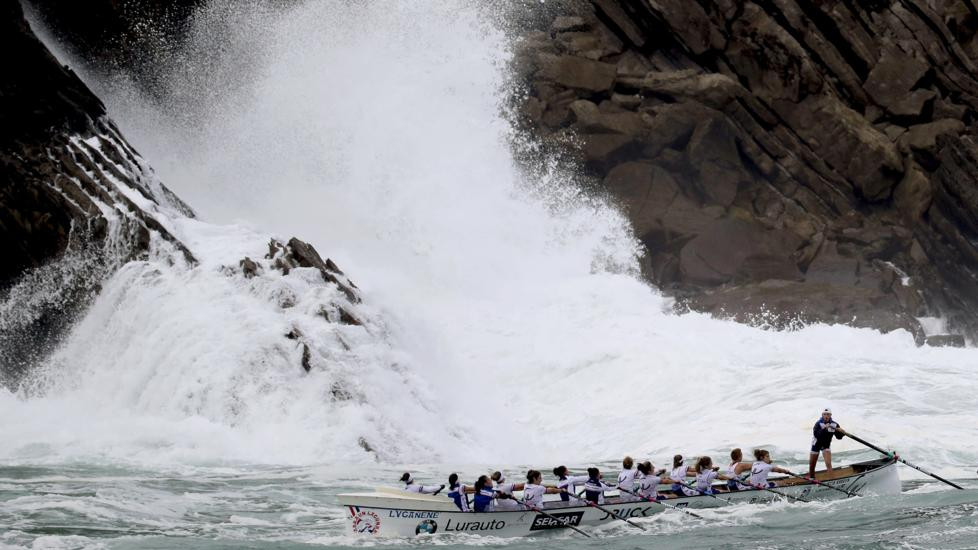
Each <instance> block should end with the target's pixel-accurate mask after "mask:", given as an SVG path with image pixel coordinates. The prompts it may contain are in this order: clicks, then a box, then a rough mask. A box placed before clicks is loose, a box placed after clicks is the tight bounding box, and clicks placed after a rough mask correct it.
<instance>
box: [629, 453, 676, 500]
mask: <svg viewBox="0 0 978 550" xmlns="http://www.w3.org/2000/svg"><path fill="white" fill-rule="evenodd" d="M654 468H655V467H654V466H652V463H651V462H649V461H647V460H646V461H645V462H643V463H641V464H639V465H638V477H637V478H636V480H637V481H638V492H637V494H638V496H639V497H641V498H643V499H646V500H665V499H666V498H667V497H666V496H665V495H660V494H659V485H661V484H663V483H672V479H670V478H668V477H662V474H664V473H665V470H664V469H663V470H660V471H658V472H656V471H655V469H654Z"/></svg>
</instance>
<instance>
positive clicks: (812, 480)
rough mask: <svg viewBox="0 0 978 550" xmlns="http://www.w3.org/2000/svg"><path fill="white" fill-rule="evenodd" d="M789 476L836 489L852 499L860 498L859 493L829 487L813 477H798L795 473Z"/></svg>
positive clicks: (829, 486)
mask: <svg viewBox="0 0 978 550" xmlns="http://www.w3.org/2000/svg"><path fill="white" fill-rule="evenodd" d="M788 475H789V476H791V477H797V478H798V479H804V480H805V481H810V482H812V483H814V484H815V485H819V486H821V487H828V488H829V489H834V490H836V491H839V492H840V493H845V494H846V495H848V496H851V497H858V496H859V494H858V493H850V492H849V491H846V490H845V489H840V488H839V487H836V486H834V485H829V484H828V483H822V482H821V481H819V480H817V479H815V478H813V477H805V476H802V475H798V474H796V473H794V472H788Z"/></svg>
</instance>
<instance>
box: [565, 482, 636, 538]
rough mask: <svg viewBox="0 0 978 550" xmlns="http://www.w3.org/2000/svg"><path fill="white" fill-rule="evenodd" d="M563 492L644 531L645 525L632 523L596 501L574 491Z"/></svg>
mask: <svg viewBox="0 0 978 550" xmlns="http://www.w3.org/2000/svg"><path fill="white" fill-rule="evenodd" d="M564 492H565V493H567V494H568V495H570V496H571V498H576V499H577V500H580V501H583V502H585V503H587V505H588V506H591V507H593V508H597V509H598V510H601V511H602V512H604V513H606V514H608V515H609V516H611V517H613V518H615V519H620V520H622V521H624V522H625V523H627V524H629V525H631V526H632V527H638V528H639V529H641V530H643V531H645V527H642V526H641V525H639V524H637V523H634V522H633V521H631V520H629V519H626V518H623V517H621V516H619V515H618V514H616V513H614V512H613V511H611V510H609V509H607V508H605V507H604V506H601V505H599V504H597V503H594V502H591V501H590V500H588V499H586V498H583V497H579V496H577V495H575V494H574V493H571V492H569V491H564Z"/></svg>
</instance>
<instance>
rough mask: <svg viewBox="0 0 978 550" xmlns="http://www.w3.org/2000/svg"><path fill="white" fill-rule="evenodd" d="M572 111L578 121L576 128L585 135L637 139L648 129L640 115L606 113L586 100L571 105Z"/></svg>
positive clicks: (632, 113)
mask: <svg viewBox="0 0 978 550" xmlns="http://www.w3.org/2000/svg"><path fill="white" fill-rule="evenodd" d="M570 110H571V112H573V113H574V117H575V118H576V119H577V120H576V122H575V126H576V127H577V128H578V130H580V131H582V132H585V133H592V134H625V135H628V136H632V137H635V138H637V137H638V136H639V135H640V134H641V133H642V132H643V131H644V130H645V129H646V128H647V125H646V123H645V121H644V120H643V119H642V116H641V115H639V114H638V113H634V112H630V111H628V112H620V113H604V112H601V111H600V110H599V109H598V106H597V105H595V104H594V103H592V102H590V101H587V100H585V99H579V100H577V101H575V102H573V103H571V105H570Z"/></svg>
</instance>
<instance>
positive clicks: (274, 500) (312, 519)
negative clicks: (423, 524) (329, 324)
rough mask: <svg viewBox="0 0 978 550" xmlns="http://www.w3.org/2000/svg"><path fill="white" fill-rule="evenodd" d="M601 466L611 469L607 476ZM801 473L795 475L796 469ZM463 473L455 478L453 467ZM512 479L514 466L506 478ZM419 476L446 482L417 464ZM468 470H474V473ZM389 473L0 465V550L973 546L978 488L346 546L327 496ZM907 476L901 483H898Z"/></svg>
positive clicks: (346, 530)
mask: <svg viewBox="0 0 978 550" xmlns="http://www.w3.org/2000/svg"><path fill="white" fill-rule="evenodd" d="M610 466H611V465H610V464H609V465H608V467H610ZM798 467H800V466H798ZM459 470H460V471H466V470H465V469H459ZM515 470H516V468H514V471H515ZM417 471H419V473H420V474H419V475H425V474H429V473H430V478H431V479H435V475H436V474H435V472H444V471H446V468H445V467H439V466H426V467H419V468H418V469H417ZM472 471H480V470H479V469H478V468H473V470H472ZM399 473H400V472H399V471H398V470H392V469H381V468H367V469H356V470H354V469H348V470H344V469H341V468H336V467H329V466H321V467H301V468H275V467H267V466H266V467H240V466H238V467H206V468H204V467H201V468H194V469H184V470H182V471H179V472H177V471H174V472H166V471H159V470H142V469H132V468H123V467H107V466H91V465H82V464H77V465H51V466H43V467H41V466H3V467H0V545H2V546H0V548H20V547H25V548H174V547H178V546H183V547H195V548H299V547H302V548H309V547H311V546H329V547H336V548H340V547H363V546H374V545H382V546H391V547H400V546H408V547H418V546H430V545H437V546H439V547H442V546H444V547H459V548H461V547H471V546H488V547H493V548H507V549H513V550H516V549H522V548H546V547H553V545H554V544H555V543H559V544H560V545H561V547H565V548H594V547H595V546H596V545H600V546H602V547H604V548H609V549H632V548H679V547H682V548H749V547H753V548H840V549H841V548H976V547H978V483H976V482H975V481H974V480H971V481H967V482H965V485H966V490H965V491H955V490H945V489H944V488H941V487H939V486H938V485H937V484H935V483H930V482H921V481H905V482H904V493H903V494H902V495H900V496H898V497H885V498H881V497H873V496H867V497H860V498H854V499H848V500H845V501H834V502H823V503H810V504H786V503H774V504H769V505H749V504H745V505H738V506H732V507H728V508H724V509H714V510H703V511H699V513H701V514H702V515H704V516H706V518H707V519H706V520H705V521H704V520H697V519H694V518H689V517H687V516H685V515H681V514H678V513H670V512H665V513H662V514H657V515H656V516H655V517H652V518H646V519H642V520H639V521H640V522H641V523H642V524H643V525H644V526H645V527H647V529H648V531H647V532H644V533H641V532H636V531H635V529H634V528H631V527H628V526H625V525H623V524H620V525H611V524H609V525H607V526H603V527H600V528H590V527H588V528H586V529H587V530H588V531H590V532H592V534H593V535H594V536H595V537H596V538H594V539H591V540H587V539H581V538H579V537H578V536H577V535H573V534H571V533H559V534H546V535H542V536H534V537H529V538H512V539H504V538H497V537H481V536H475V535H436V536H434V537H421V538H412V539H371V538H363V537H355V536H353V535H351V534H350V526H349V523H348V521H347V519H346V518H345V516H344V513H345V510H344V509H343V508H341V507H339V506H338V505H336V500H335V497H336V495H337V494H338V493H342V492H344V491H349V490H362V489H364V488H366V486H367V485H371V484H374V483H376V484H388V485H392V484H391V483H390V480H391V479H394V478H396V477H397V475H399ZM905 473H906V472H904V474H905Z"/></svg>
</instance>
